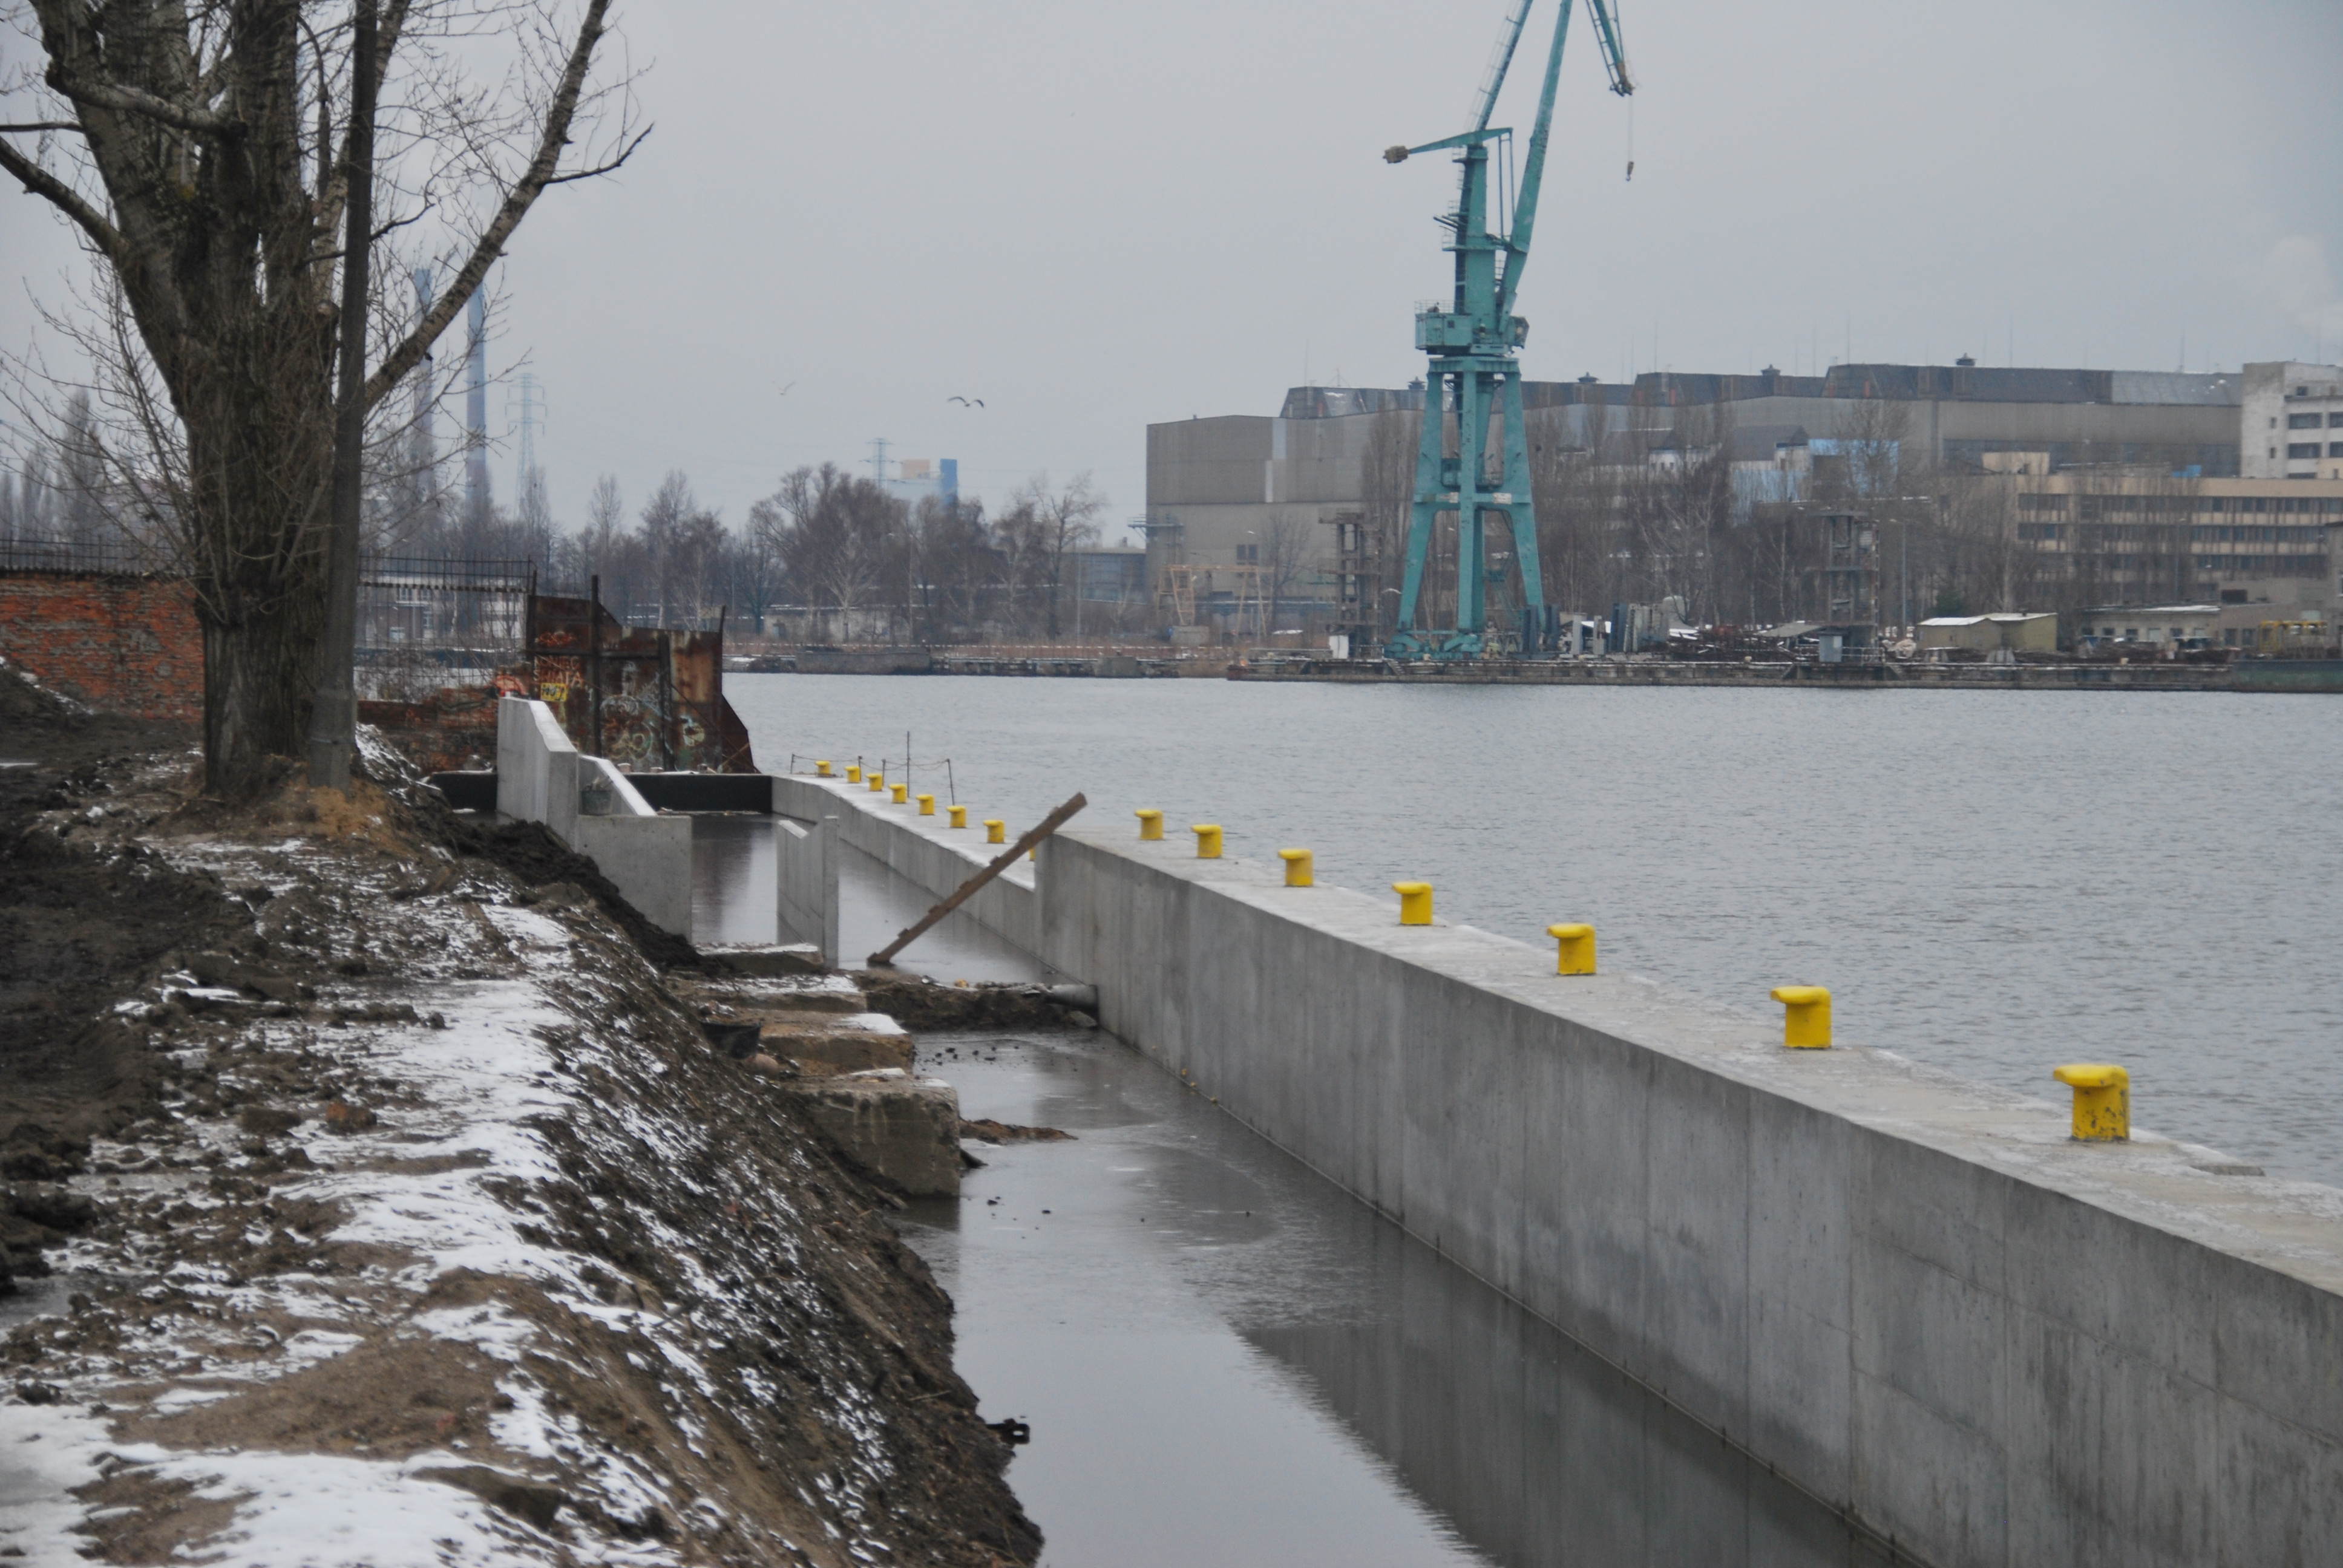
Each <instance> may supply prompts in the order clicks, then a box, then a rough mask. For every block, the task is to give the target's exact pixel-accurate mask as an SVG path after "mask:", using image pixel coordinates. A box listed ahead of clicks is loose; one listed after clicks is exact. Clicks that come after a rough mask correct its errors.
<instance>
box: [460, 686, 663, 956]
mask: <svg viewBox="0 0 2343 1568" xmlns="http://www.w3.org/2000/svg"><path fill="white" fill-rule="evenodd" d="M497 811H498V815H500V816H506V817H513V818H518V819H521V820H524V821H530V822H542V823H544V824H545V825H546V826H547V827H548V828H550V829H552V830H553V833H554V836H555V837H556V838H558V839H561V841H562V842H564V843H566V844H568V846H569V847H570V848H572V849H576V850H577V851H578V853H580V854H582V855H585V856H587V857H588V858H589V859H592V860H593V862H594V864H595V865H596V866H597V867H598V869H600V870H601V873H602V874H603V875H604V876H606V877H608V878H609V879H610V881H611V883H612V884H613V885H614V886H616V887H617V888H618V891H619V892H620V893H621V894H623V895H625V897H626V900H627V901H628V903H630V904H632V905H634V906H635V908H636V909H638V910H640V911H642V915H643V918H644V919H645V920H649V921H650V922H651V924H653V925H655V926H658V927H659V929H660V930H669V931H673V932H675V933H676V934H677V935H678V936H680V937H686V938H689V936H690V935H691V819H689V818H688V817H662V816H660V815H659V813H658V812H657V811H656V810H654V809H652V808H651V807H650V805H649V803H647V802H646V801H645V800H644V799H643V798H642V796H641V795H639V794H638V793H637V792H636V790H635V788H634V786H633V785H631V784H629V783H628V781H627V776H626V775H625V774H623V773H621V772H619V771H618V769H616V768H615V767H613V766H611V764H610V762H609V761H608V759H605V758H600V757H583V756H580V755H579V754H578V748H577V747H575V746H574V745H572V744H570V740H569V737H568V735H567V734H565V733H564V732H563V730H562V729H561V725H560V722H559V720H558V719H555V718H554V717H553V712H552V709H548V707H546V705H545V704H544V703H542V702H537V701H532V700H529V699H525V698H518V697H508V698H506V699H503V700H502V701H500V702H498V704H497Z"/></svg>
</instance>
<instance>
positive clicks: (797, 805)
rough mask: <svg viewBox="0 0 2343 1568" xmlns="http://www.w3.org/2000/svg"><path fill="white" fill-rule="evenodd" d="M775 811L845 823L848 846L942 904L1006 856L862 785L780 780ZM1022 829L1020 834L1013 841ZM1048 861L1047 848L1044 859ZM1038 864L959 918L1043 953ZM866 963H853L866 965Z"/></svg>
mask: <svg viewBox="0 0 2343 1568" xmlns="http://www.w3.org/2000/svg"><path fill="white" fill-rule="evenodd" d="M772 809H773V810H774V812H775V813H776V814H778V815H779V816H783V817H794V818H796V819H799V821H803V822H819V821H820V820H821V819H823V818H824V817H829V816H835V817H836V818H837V819H838V826H839V833H840V839H841V840H842V841H843V842H844V843H846V844H847V845H849V846H850V847H851V848H853V849H860V850H861V851H862V852H863V853H864V854H866V855H869V856H870V858H871V859H875V860H878V861H880V862H881V863H882V864H884V865H885V866H887V867H888V868H889V869H890V870H892V871H894V872H895V874H896V875H898V876H900V877H902V878H903V879H906V880H907V881H910V882H911V883H913V884H914V885H916V886H918V887H920V888H924V889H926V890H928V891H929V892H930V893H932V894H934V895H935V896H936V898H937V899H939V900H941V899H944V898H947V897H949V896H950V894H951V893H953V892H954V891H956V890H958V889H959V887H960V884H961V883H962V882H965V881H967V880H968V879H970V877H972V876H974V875H976V873H977V872H979V871H980V870H982V869H984V868H985V867H986V866H988V865H990V863H991V861H992V858H993V857H994V856H995V855H998V854H1000V853H1001V850H1002V849H1006V848H1007V846H1006V845H1002V844H987V843H986V842H985V841H984V829H983V828H982V827H980V826H979V825H978V824H977V823H975V822H973V821H971V822H970V825H969V826H967V827H965V828H952V827H950V826H948V825H947V823H946V819H945V818H944V817H943V816H942V815H941V814H939V815H936V816H933V817H922V816H920V814H919V807H918V806H916V805H914V804H911V803H910V802H906V803H905V804H903V805H900V806H898V805H895V804H894V803H893V802H892V801H890V800H889V799H886V798H885V797H884V796H882V795H880V794H878V793H876V792H874V791H872V790H871V789H869V788H867V787H866V786H864V785H861V784H849V783H848V782H847V781H846V780H845V779H818V778H815V777H814V776H812V775H811V774H806V773H777V774H774V775H773V808H772ZM1021 830H1022V829H1012V830H1011V835H1010V836H1011V838H1012V839H1013V838H1014V837H1015V836H1016V833H1017V832H1019V831H1021ZM1042 852H1043V853H1044V854H1047V853H1048V852H1049V851H1048V850H1047V849H1046V848H1045V849H1043V851H1042ZM1033 867H1034V862H1032V861H1030V860H1028V861H1021V862H1019V863H1018V864H1017V865H1014V866H1011V867H1010V868H1009V869H1007V870H1005V871H1003V872H1001V875H999V876H998V877H995V878H994V879H992V880H991V881H990V882H988V883H986V884H985V885H984V886H983V887H982V888H980V889H979V890H977V893H976V896H975V897H974V898H972V899H970V900H969V901H968V902H967V903H965V904H962V905H961V906H960V910H959V912H960V913H961V914H963V915H966V916H967V917H969V918H970V920H975V921H976V922H977V923H978V924H979V925H980V926H983V927H984V928H986V929H987V930H990V931H992V932H993V933H994V934H995V935H997V936H999V937H1001V938H1002V939H1003V940H1006V941H1008V942H1009V943H1010V944H1011V945H1012V946H1014V947H1016V948H1018V949H1019V950H1021V951H1024V952H1028V953H1035V954H1038V953H1040V952H1041V901H1040V900H1039V899H1038V898H1037V897H1036V896H1035V894H1034V890H1033V888H1034V881H1033ZM861 958H862V955H861V954H860V953H854V954H850V955H848V960H847V961H849V962H860V960H861Z"/></svg>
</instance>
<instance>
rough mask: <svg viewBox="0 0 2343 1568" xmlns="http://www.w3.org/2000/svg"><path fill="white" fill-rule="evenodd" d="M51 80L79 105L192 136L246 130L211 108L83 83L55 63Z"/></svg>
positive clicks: (114, 87)
mask: <svg viewBox="0 0 2343 1568" xmlns="http://www.w3.org/2000/svg"><path fill="white" fill-rule="evenodd" d="M47 81H48V84H49V85H50V86H52V87H54V88H55V89H56V90H57V91H58V92H60V93H62V94H64V95H65V96H66V97H68V98H71V99H72V100H73V101H74V102H75V103H76V104H86V105H88V106H90V107H92V108H96V109H111V110H113V111H114V112H115V113H116V114H118V115H139V116H145V117H146V118H147V119H150V120H157V121H160V122H161V123H162V124H164V125H166V126H172V127H173V128H175V129H176V130H182V131H186V132H187V133H188V134H190V135H192V136H233V135H235V134H236V132H238V131H239V130H241V129H242V128H243V126H242V123H241V122H240V121H237V120H235V119H232V118H230V117H229V116H226V115H219V114H215V113H213V112H212V111H211V110H209V109H190V108H184V107H182V106H179V105H177V104H173V103H169V102H166V101H165V100H164V99H161V98H158V97H156V95H154V94H152V93H147V92H142V91H140V90H139V89H138V88H136V87H125V86H120V85H110V84H106V83H101V82H85V81H83V80H82V79H80V77H78V76H77V75H75V74H74V73H73V72H71V71H68V70H66V69H65V66H64V65H61V64H58V63H55V62H52V63H51V64H50V65H49V69H48V75H47Z"/></svg>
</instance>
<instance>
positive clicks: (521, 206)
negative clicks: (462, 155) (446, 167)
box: [364, 0, 640, 407]
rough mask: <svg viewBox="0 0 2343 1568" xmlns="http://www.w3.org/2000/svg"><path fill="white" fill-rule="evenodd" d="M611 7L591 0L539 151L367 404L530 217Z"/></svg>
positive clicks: (451, 316) (384, 370)
mask: <svg viewBox="0 0 2343 1568" xmlns="http://www.w3.org/2000/svg"><path fill="white" fill-rule="evenodd" d="M609 8H610V6H609V0H592V3H591V4H590V5H588V6H587V8H586V16H585V19H584V20H583V21H582V22H580V23H579V24H578V41H577V43H576V44H575V45H573V46H572V47H571V49H570V51H569V62H568V65H566V66H565V67H563V69H562V73H561V85H560V86H559V87H558V88H557V89H556V90H555V92H554V95H553V105H552V108H551V110H550V111H549V112H548V114H547V116H546V118H545V133H544V135H543V136H541V137H539V138H538V146H537V156H535V157H534V158H531V159H530V160H529V165H528V172H526V173H525V174H523V175H522V176H521V177H520V182H519V183H518V185H516V186H513V188H512V191H511V194H510V195H508V196H506V197H505V201H504V206H502V207H501V208H499V209H498V213H497V216H496V217H495V218H494V219H493V220H492V221H490V223H489V224H488V229H487V231H486V232H485V233H483V234H482V235H481V236H480V238H479V243H478V244H477V245H475V246H473V247H472V254H471V256H470V258H469V259H468V260H467V261H466V262H465V263H464V266H463V267H462V269H461V270H459V271H458V273H457V274H456V276H455V278H454V279H453V281H451V282H450V283H449V284H448V286H447V291H446V292H445V293H443V294H442V295H440V297H439V298H438V300H437V303H435V304H434V305H433V306H432V307H431V311H430V314H428V315H427V316H426V317H424V318H423V319H422V321H421V322H419V323H417V326H416V328H415V330H414V331H413V332H410V333H408V334H407V338H406V341H404V342H402V343H401V344H399V346H398V347H396V348H394V349H392V350H391V351H390V352H389V353H388V354H387V355H386V356H384V357H383V360H382V363H381V364H379V365H378V366H377V367H375V372H374V374H373V375H372V376H370V377H367V385H366V397H365V399H364V400H365V403H366V405H367V407H373V406H374V405H375V404H377V403H379V402H380V401H382V399H383V398H384V397H386V396H387V395H388V394H389V392H390V389H391V388H392V387H396V386H397V385H398V384H399V382H400V381H402V380H404V379H405V378H406V377H407V372H408V371H410V370H412V369H414V368H415V367H416V366H417V365H418V364H420V363H421V362H422V360H423V357H424V355H425V354H427V353H428V352H429V351H430V348H431V345H432V344H433V343H435V342H437V340H438V337H439V335H440V334H441V333H442V332H445V331H446V330H447V326H448V324H449V323H450V322H452V321H454V320H455V319H456V313H457V312H458V310H460V309H462V308H463V307H464V304H465V302H466V301H467V300H468V299H470V298H471V297H472V294H473V291H474V290H476V289H478V287H479V286H480V284H481V283H482V281H483V280H485V279H486V278H487V277H488V268H489V267H490V266H492V265H494V264H495V262H496V259H497V257H498V256H499V255H501V254H503V251H504V243H505V241H506V240H507V239H508V238H510V237H511V236H512V232H513V230H514V229H516V228H518V227H519V226H520V220H521V219H522V218H524V217H526V216H528V209H529V207H530V206H532V205H534V204H535V202H536V201H537V198H538V196H539V195H540V194H542V193H543V192H544V190H545V187H546V186H548V185H550V184H552V183H553V180H554V176H555V173H556V171H557V169H558V166H559V165H560V162H561V149H562V148H563V147H565V146H568V143H569V123H570V121H571V120H572V119H573V118H574V117H576V116H577V113H578V94H579V93H580V92H581V91H583V90H584V88H585V85H586V71H587V67H588V66H589V65H592V64H593V60H594V46H595V45H596V44H598V43H599V42H600V41H601V37H602V17H603V15H604V14H605V13H607V12H608V10H609ZM637 139H638V140H639V139H640V138H637ZM628 150H629V151H631V150H632V149H631V148H629V149H628Z"/></svg>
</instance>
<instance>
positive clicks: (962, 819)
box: [944, 806, 968, 828]
mask: <svg viewBox="0 0 2343 1568" xmlns="http://www.w3.org/2000/svg"><path fill="white" fill-rule="evenodd" d="M944 809H945V810H947V811H950V813H951V825H952V826H953V827H955V828H965V827H967V826H968V808H967V807H965V806H947V807H945V808H944Z"/></svg>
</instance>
